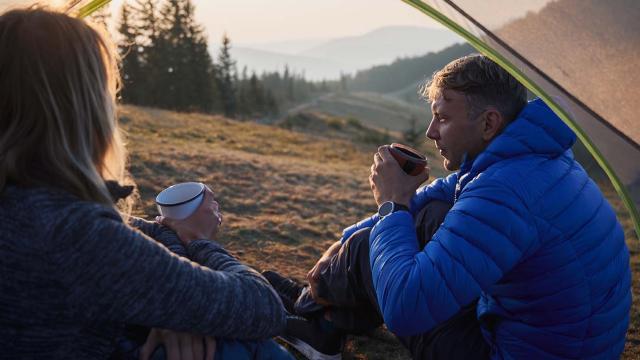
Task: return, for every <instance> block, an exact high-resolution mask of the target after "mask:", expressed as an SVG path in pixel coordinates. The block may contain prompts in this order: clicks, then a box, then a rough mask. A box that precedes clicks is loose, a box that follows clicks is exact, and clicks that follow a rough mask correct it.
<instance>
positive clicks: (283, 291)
mask: <svg viewBox="0 0 640 360" xmlns="http://www.w3.org/2000/svg"><path fill="white" fill-rule="evenodd" d="M262 276H264V277H265V279H267V281H269V283H270V284H271V286H273V288H274V289H275V290H276V292H277V293H278V295H280V299H282V303H283V304H284V308H285V309H286V310H287V311H288V312H289V313H290V314H293V313H294V308H293V307H294V304H295V303H296V300H298V297H299V296H300V294H301V293H302V289H304V286H303V285H302V284H300V283H298V282H296V281H294V280H292V279H289V278H286V277H284V276H282V275H280V274H278V273H277V272H275V271H268V270H267V271H263V272H262Z"/></svg>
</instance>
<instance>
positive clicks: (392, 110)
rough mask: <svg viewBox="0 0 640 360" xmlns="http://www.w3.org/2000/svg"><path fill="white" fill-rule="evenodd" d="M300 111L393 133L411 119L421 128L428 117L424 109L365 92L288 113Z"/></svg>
mask: <svg viewBox="0 0 640 360" xmlns="http://www.w3.org/2000/svg"><path fill="white" fill-rule="evenodd" d="M303 111H304V112H318V113H323V114H327V115H331V116H339V117H344V118H354V119H357V120H358V121H360V122H362V123H363V124H366V125H367V126H370V127H374V128H378V129H383V130H384V129H386V130H388V131H391V132H397V133H399V132H402V131H404V130H406V129H408V128H409V127H410V126H411V117H414V118H415V119H416V120H417V122H418V125H419V126H420V127H425V128H426V121H427V120H428V119H429V118H430V117H431V113H430V111H429V109H428V107H427V106H426V105H423V106H416V105H412V104H408V103H407V102H405V101H401V100H398V99H395V98H392V97H389V96H385V95H383V94H376V93H367V92H349V93H332V94H328V95H325V96H322V97H320V98H317V99H314V100H313V101H310V102H308V103H306V104H303V105H300V106H298V107H296V108H295V109H292V110H290V111H289V113H290V114H294V113H299V112H303Z"/></svg>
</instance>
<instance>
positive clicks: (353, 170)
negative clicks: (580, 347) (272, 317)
mask: <svg viewBox="0 0 640 360" xmlns="http://www.w3.org/2000/svg"><path fill="white" fill-rule="evenodd" d="M121 114H122V116H121V119H122V122H123V125H124V128H125V129H126V131H127V132H128V136H127V140H128V147H129V150H130V153H131V156H130V157H131V172H132V174H133V176H134V177H135V180H136V182H137V184H138V185H139V189H140V193H141V201H140V204H139V206H138V208H137V209H136V213H137V214H139V215H146V216H154V215H156V214H157V211H156V209H155V206H154V204H153V198H154V196H155V195H156V194H157V193H158V192H159V191H160V190H161V189H163V188H164V187H166V186H168V185H170V184H173V183H177V182H182V181H202V182H205V183H207V184H209V185H210V186H211V187H212V188H213V190H214V192H215V193H216V198H217V199H218V201H219V202H220V204H221V210H222V211H223V212H224V215H225V224H224V226H223V229H222V233H221V236H220V241H221V242H222V243H223V244H224V245H225V247H227V248H228V249H229V250H230V251H231V252H232V253H234V254H236V255H237V256H238V257H239V258H241V259H242V260H243V261H245V262H247V263H249V264H251V265H252V266H254V267H256V268H257V269H260V270H265V269H276V270H278V271H281V272H283V273H285V274H290V275H292V276H294V277H296V278H298V279H303V278H304V275H305V273H306V271H307V270H308V269H309V268H310V267H311V266H312V265H313V264H314V263H315V260H316V259H317V258H318V256H319V255H320V254H321V252H322V251H323V250H324V249H325V248H326V247H328V246H329V245H330V244H331V243H333V242H334V241H336V240H337V239H338V237H339V234H340V232H341V231H342V229H343V228H344V227H345V226H347V225H350V224H351V223H353V222H354V221H356V220H358V219H360V218H362V217H363V216H365V215H367V214H370V213H371V212H373V211H375V209H376V206H375V203H374V201H373V199H372V197H371V193H370V189H369V185H368V175H369V166H370V165H371V161H372V156H373V153H374V151H375V149H376V148H377V144H373V143H370V142H366V141H364V142H363V141H357V140H353V139H350V138H348V137H340V136H337V134H338V133H348V132H349V131H352V132H353V134H358V133H359V132H357V131H354V130H353V129H350V130H349V126H353V124H351V125H349V124H348V120H344V119H342V120H341V119H336V118H330V117H326V116H321V115H316V116H315V117H314V118H313V120H314V123H313V124H314V125H313V126H312V127H311V128H309V127H308V126H307V125H304V126H301V125H299V124H297V125H296V123H295V121H294V122H293V123H291V124H289V125H288V126H287V127H289V128H290V129H292V130H288V129H284V128H282V127H277V126H267V125H258V124H255V123H251V122H247V123H243V122H236V121H232V120H228V119H225V118H222V117H219V116H208V115H201V114H176V113H172V112H167V111H160V110H155V109H147V108H138V107H130V106H124V107H122V108H121ZM338 123H339V124H338ZM332 124H333V125H332ZM343 130H344V131H343ZM427 147H429V148H430V147H431V146H430V145H429V146H427ZM429 152H430V153H432V154H433V149H432V148H431V149H430V150H429ZM430 158H431V159H432V163H433V165H432V166H434V167H436V163H439V159H437V158H436V157H435V156H433V155H431V156H430ZM438 171H439V172H440V173H441V172H442V170H438ZM611 194H613V193H611ZM613 204H614V206H616V207H617V208H619V209H620V208H621V204H620V202H619V201H617V200H615V199H614V201H613ZM620 216H621V219H622V221H623V222H624V224H625V227H626V229H627V235H628V238H629V242H630V245H632V246H631V247H632V250H633V251H634V256H633V264H632V265H633V269H634V272H635V273H638V272H640V263H639V262H638V251H637V250H638V241H637V240H636V239H633V240H632V239H631V237H632V231H631V224H630V220H629V218H628V216H626V215H625V214H623V213H621V215H620ZM634 281H635V283H634V284H635V287H634V291H635V298H634V300H635V301H636V303H635V305H634V310H633V314H632V316H633V317H634V321H635V322H634V323H633V324H632V327H631V329H630V330H629V340H628V348H629V349H628V350H627V353H626V354H627V355H626V358H628V359H632V358H637V357H638V356H639V355H640V351H639V350H638V347H639V345H640V324H638V319H639V317H640V313H639V311H638V309H639V306H638V299H640V294H639V293H638V289H639V288H640V284H638V277H637V276H636V277H635V279H634ZM345 358H346V359H408V355H407V352H406V351H405V350H404V349H403V348H402V347H401V346H400V345H399V343H398V342H397V341H396V340H395V339H394V338H393V337H392V336H391V335H390V334H389V333H386V332H384V331H377V332H375V333H374V334H372V337H353V338H351V339H350V341H349V343H348V345H347V350H346V351H345Z"/></svg>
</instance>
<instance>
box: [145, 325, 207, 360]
mask: <svg viewBox="0 0 640 360" xmlns="http://www.w3.org/2000/svg"><path fill="white" fill-rule="evenodd" d="M160 345H164V349H165V354H166V360H202V359H207V360H213V357H214V355H215V353H216V339H214V338H213V337H211V336H200V335H194V334H187V333H180V332H176V331H172V330H166V329H158V328H153V329H151V332H150V333H149V336H147V341H146V342H145V343H144V345H142V349H141V350H140V360H149V358H150V357H151V355H152V354H153V352H154V351H155V349H156V348H157V347H158V346H160Z"/></svg>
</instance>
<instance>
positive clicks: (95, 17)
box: [89, 6, 111, 31]
mask: <svg viewBox="0 0 640 360" xmlns="http://www.w3.org/2000/svg"><path fill="white" fill-rule="evenodd" d="M109 18H111V12H110V11H109V7H107V6H103V7H101V8H99V9H98V10H96V11H94V12H93V13H92V14H91V15H90V16H89V19H90V20H91V21H92V22H93V23H95V24H98V25H100V26H101V27H103V28H104V30H105V31H108V29H109V25H108V23H109Z"/></svg>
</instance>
